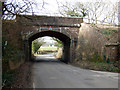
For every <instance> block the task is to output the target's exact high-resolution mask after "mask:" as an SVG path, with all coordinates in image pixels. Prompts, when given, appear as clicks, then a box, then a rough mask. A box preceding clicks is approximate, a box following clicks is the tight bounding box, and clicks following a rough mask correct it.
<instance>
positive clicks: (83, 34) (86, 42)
mask: <svg viewBox="0 0 120 90" xmlns="http://www.w3.org/2000/svg"><path fill="white" fill-rule="evenodd" d="M104 27H105V26H104ZM107 28H108V26H107ZM109 28H110V27H109ZM112 28H113V27H112ZM101 30H103V28H101V29H100V28H96V27H94V26H92V25H91V24H85V23H82V24H81V28H80V31H79V39H78V45H77V52H78V53H77V57H76V58H77V60H92V61H96V60H98V61H99V60H102V61H103V60H107V59H108V58H109V59H110V60H112V61H113V60H118V46H115V45H113V46H109V44H110V43H115V44H117V45H118V39H119V38H118V33H115V34H113V35H112V37H111V38H110V39H108V38H107V37H106V36H105V35H104V34H102V33H101ZM116 30H117V29H116ZM106 46H107V47H106Z"/></svg>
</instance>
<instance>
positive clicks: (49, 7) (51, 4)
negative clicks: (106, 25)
mask: <svg viewBox="0 0 120 90" xmlns="http://www.w3.org/2000/svg"><path fill="white" fill-rule="evenodd" d="M95 1H96V0H44V2H45V4H44V8H41V5H42V4H43V3H42V0H36V2H37V3H38V7H37V8H39V9H35V12H37V14H38V15H51V16H55V15H57V16H58V15H60V14H58V13H59V8H58V5H59V6H61V5H62V4H63V3H65V2H69V3H71V4H74V3H75V2H95ZM98 1H99V0H98ZM103 1H104V2H113V3H115V2H118V1H120V0H103Z"/></svg>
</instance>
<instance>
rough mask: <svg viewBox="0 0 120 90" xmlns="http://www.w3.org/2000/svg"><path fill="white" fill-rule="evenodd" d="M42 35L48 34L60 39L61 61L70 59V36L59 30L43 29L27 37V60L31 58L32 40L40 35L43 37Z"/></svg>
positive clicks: (66, 61)
mask: <svg viewBox="0 0 120 90" xmlns="http://www.w3.org/2000/svg"><path fill="white" fill-rule="evenodd" d="M44 36H50V37H55V38H57V39H59V40H60V41H62V43H63V56H62V59H61V61H63V62H65V63H68V62H69V61H70V43H71V39H70V37H68V36H66V35H65V34H63V33H60V32H56V31H43V32H39V33H36V34H34V35H32V36H31V37H29V38H28V50H27V52H28V53H27V54H28V55H27V57H28V59H27V60H32V57H31V56H32V52H31V51H32V50H31V47H32V41H34V40H35V39H37V38H40V37H44Z"/></svg>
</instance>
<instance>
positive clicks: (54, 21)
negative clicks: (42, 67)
mask: <svg viewBox="0 0 120 90" xmlns="http://www.w3.org/2000/svg"><path fill="white" fill-rule="evenodd" d="M17 22H19V24H20V25H22V26H23V27H24V28H23V30H22V31H21V34H22V39H23V41H24V42H25V53H26V59H27V60H31V43H32V41H33V40H35V39H37V38H39V37H43V36H51V37H55V38H58V39H59V40H61V41H62V42H63V57H62V61H63V62H66V63H68V62H72V61H73V60H74V58H75V49H76V45H77V39H78V32H79V28H80V24H81V23H82V22H83V20H82V18H69V17H49V16H19V17H17Z"/></svg>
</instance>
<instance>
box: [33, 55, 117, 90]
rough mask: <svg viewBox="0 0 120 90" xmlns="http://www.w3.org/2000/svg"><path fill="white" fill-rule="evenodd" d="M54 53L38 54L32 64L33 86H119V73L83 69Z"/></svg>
mask: <svg viewBox="0 0 120 90" xmlns="http://www.w3.org/2000/svg"><path fill="white" fill-rule="evenodd" d="M52 55H53V54H52ZM52 55H51V54H48V55H43V56H42V55H39V56H36V62H34V64H33V66H32V72H33V73H32V75H33V88H118V74H117V73H111V72H101V71H94V70H86V69H81V68H79V67H75V66H72V65H68V64H65V63H62V62H60V61H58V60H56V59H55V58H54V57H53V56H52Z"/></svg>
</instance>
